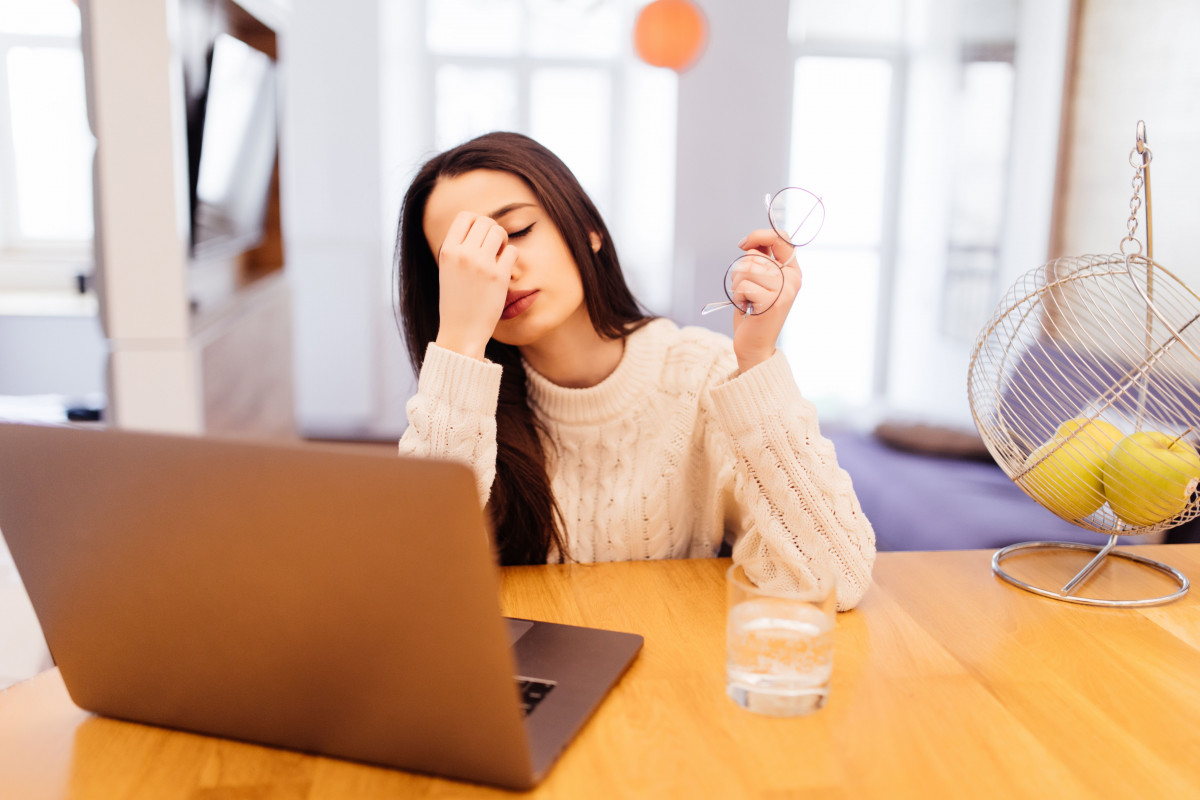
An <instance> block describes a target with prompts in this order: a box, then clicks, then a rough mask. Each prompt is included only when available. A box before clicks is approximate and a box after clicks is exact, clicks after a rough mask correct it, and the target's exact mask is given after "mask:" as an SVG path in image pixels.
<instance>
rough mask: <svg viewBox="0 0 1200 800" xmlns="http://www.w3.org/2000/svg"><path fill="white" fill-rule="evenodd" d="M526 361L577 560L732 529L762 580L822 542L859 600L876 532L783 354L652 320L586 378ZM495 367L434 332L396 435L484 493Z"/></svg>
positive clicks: (841, 590)
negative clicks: (469, 471)
mask: <svg viewBox="0 0 1200 800" xmlns="http://www.w3.org/2000/svg"><path fill="white" fill-rule="evenodd" d="M525 371H526V375H527V377H528V385H529V402H530V404H531V406H532V407H533V409H534V413H535V414H536V415H537V416H538V417H539V418H540V419H541V420H542V421H543V422H544V423H545V426H546V429H547V431H549V439H550V441H549V442H547V452H548V453H549V458H548V462H549V463H548V467H549V469H550V472H551V475H552V478H551V486H552V488H553V491H554V496H555V497H556V498H557V500H558V503H559V506H560V508H561V509H562V512H563V515H564V517H565V523H566V530H565V531H564V534H565V536H566V541H567V547H568V548H569V551H570V554H571V556H572V557H573V558H574V559H575V560H578V561H622V560H631V559H652V558H696V557H709V556H713V555H715V554H716V552H717V550H718V548H719V547H720V544H721V541H722V539H723V538H725V536H726V534H727V533H728V534H729V535H730V536H731V537H732V540H733V542H734V546H733V558H734V560H735V561H737V562H738V563H741V564H743V565H744V567H745V569H746V571H747V572H748V573H749V574H750V575H751V577H752V578H754V579H755V580H756V581H757V582H758V583H759V584H760V585H762V584H764V582H765V584H766V585H769V586H780V587H785V586H788V585H790V584H794V583H795V582H796V580H797V576H798V575H799V576H804V575H807V574H808V569H807V566H806V565H807V563H808V562H809V559H810V558H812V557H813V556H816V555H819V554H821V553H826V552H827V553H829V554H830V556H831V557H832V558H833V560H834V562H835V563H836V564H837V565H838V567H839V569H840V575H839V578H838V585H837V593H838V609H839V610H842V611H845V610H848V609H850V608H853V607H854V606H855V605H857V603H858V601H859V599H860V598H861V597H862V595H863V592H865V591H866V589H867V586H868V584H869V583H870V579H871V566H872V564H873V563H874V560H875V533H874V531H873V530H872V529H871V524H870V523H869V522H868V521H867V519H866V517H865V516H863V512H862V509H861V508H860V507H859V504H858V499H857V498H856V497H855V495H854V488H853V486H852V485H851V482H850V476H849V475H847V474H846V473H845V471H843V470H842V469H840V468H839V467H838V465H837V460H836V456H835V454H834V450H833V445H832V444H831V443H830V442H829V441H828V440H827V439H824V438H823V437H822V436H821V435H820V431H819V430H818V426H817V416H816V410H815V409H814V408H813V406H812V404H811V403H809V402H808V401H807V400H805V399H804V398H803V397H802V396H801V395H800V391H799V389H798V388H797V387H796V383H795V380H794V379H793V377H792V374H791V370H790V369H789V367H788V365H787V362H786V360H785V359H784V357H783V354H782V353H779V352H777V353H776V354H775V355H774V356H773V357H772V358H771V359H769V360H768V361H766V362H765V363H762V364H759V365H758V366H756V367H754V368H753V369H751V370H748V371H747V372H746V373H745V374H742V375H736V374H735V373H736V371H737V361H736V358H735V357H734V354H733V346H732V342H731V341H730V339H729V338H728V337H726V336H722V335H721V334H717V333H713V332H712V331H709V330H707V329H704V328H684V329H680V328H678V327H677V326H676V325H675V324H674V323H672V322H670V321H669V320H666V319H658V320H655V321H653V322H650V323H649V324H647V325H645V326H644V327H642V328H641V329H639V330H637V331H635V332H634V333H632V334H631V335H630V336H629V337H628V338H627V339H626V343H625V353H624V355H623V357H622V359H621V363H620V364H619V365H618V366H617V368H616V370H615V371H614V372H613V373H612V374H611V375H609V376H608V377H607V378H605V379H604V380H603V381H602V382H601V383H599V384H598V385H596V386H592V387H589V388H585V389H568V388H563V387H561V386H557V385H555V384H552V383H551V382H550V381H548V380H546V379H545V378H543V377H542V376H541V375H540V374H538V373H537V372H535V371H534V370H533V369H532V368H531V367H529V366H528V364H526V366H525ZM500 373H501V367H500V366H499V365H498V364H493V363H491V362H486V361H478V360H476V359H472V358H467V357H465V356H461V355H459V354H457V353H454V352H451V351H449V350H446V349H444V348H441V347H438V346H437V345H436V344H430V345H429V349H428V351H427V353H426V357H425V363H424V365H423V367H422V369H421V375H420V377H419V380H418V388H417V393H416V395H414V396H413V397H412V399H411V400H409V402H408V419H409V427H408V430H406V431H405V433H404V436H403V437H402V438H401V439H400V452H401V454H405V455H418V456H428V457H437V458H449V459H456V460H460V461H464V462H466V463H467V464H469V465H470V466H471V467H472V468H473V469H474V471H475V475H476V479H477V481H478V487H479V496H480V499H481V501H482V502H483V503H486V502H487V498H488V496H489V494H490V493H491V485H492V481H493V479H494V477H495V465H496V405H497V397H498V395H499V391H500ZM551 557H552V560H557V554H552V556H551Z"/></svg>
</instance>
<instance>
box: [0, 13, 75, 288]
mask: <svg viewBox="0 0 1200 800" xmlns="http://www.w3.org/2000/svg"><path fill="white" fill-rule="evenodd" d="M19 47H28V48H33V49H56V50H62V49H66V50H75V51H81V50H82V43H81V36H80V35H69V34H52V33H45V34H43V33H10V32H5V31H0V291H32V292H55V293H58V292H80V291H81V288H82V287H83V286H85V285H86V281H87V276H89V275H90V274H91V272H92V266H93V260H94V256H93V243H94V238H89V239H86V240H73V239H52V238H41V237H27V236H24V235H22V233H21V229H20V221H19V219H18V216H17V204H18V197H17V191H18V190H17V174H16V149H15V143H14V141H13V130H12V107H11V102H10V97H9V81H8V55H9V53H10V52H11V51H12V49H13V48H19Z"/></svg>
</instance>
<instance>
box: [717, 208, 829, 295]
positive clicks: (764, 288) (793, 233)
mask: <svg viewBox="0 0 1200 800" xmlns="http://www.w3.org/2000/svg"><path fill="white" fill-rule="evenodd" d="M763 202H764V204H765V205H766V207H767V221H768V222H770V223H771V229H772V230H773V231H775V233H776V234H777V235H778V236H779V238H781V239H783V240H784V241H785V242H787V243H788V244H790V245H791V246H792V248H793V249H792V255H791V257H790V258H788V260H787V261H786V262H785V263H783V264H780V263H779V262H778V261H776V260H775V259H774V258H772V257H771V256H769V255H766V254H764V253H746V254H745V255H742V256H739V257H738V258H736V259H734V261H733V263H732V264H730V265H729V268H728V269H727V270H725V297H727V298H728V299H727V300H721V301H718V302H716V303H709V304H708V305H706V306H705V307H704V308H702V309H701V310H700V313H701V314H711V313H712V312H714V311H718V310H720V309H722V308H727V307H729V306H735V307H736V308H737V309H738V310H740V311H742V312H743V313H745V314H761V313H763V312H764V311H767V310H768V309H769V308H771V306H773V305H775V301H776V300H778V299H779V295H781V294H782V293H783V268H784V267H786V266H787V265H788V264H791V263H792V261H794V260H795V258H796V248H800V247H804V245H806V244H809V243H810V242H811V241H812V240H813V239H815V238H817V234H818V233H820V232H821V226H822V225H824V224H825V203H823V202H822V201H821V198H820V197H817V196H816V195H815V194H813V193H812V192H810V191H809V190H807V189H802V188H800V187H799V186H788V187H785V188H783V189H780V190H779V191H778V192H776V193H775V194H774V195H770V194H768V195H766V196H765V197H764V198H763Z"/></svg>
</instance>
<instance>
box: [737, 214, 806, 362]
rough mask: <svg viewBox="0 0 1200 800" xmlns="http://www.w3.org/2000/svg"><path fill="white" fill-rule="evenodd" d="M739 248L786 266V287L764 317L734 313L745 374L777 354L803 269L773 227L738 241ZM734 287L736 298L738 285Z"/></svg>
mask: <svg viewBox="0 0 1200 800" xmlns="http://www.w3.org/2000/svg"><path fill="white" fill-rule="evenodd" d="M738 247H740V248H741V249H743V250H745V251H746V252H747V253H752V252H758V253H763V254H765V255H768V256H770V257H772V258H774V259H775V260H776V261H778V262H779V263H780V264H781V265H783V287H782V290H781V291H780V293H779V298H778V299H777V300H776V301H775V302H774V304H773V305H772V306H771V307H770V308H768V309H767V310H766V311H764V312H762V313H761V314H746V313H743V312H742V311H741V310H739V309H737V308H734V310H733V352H734V354H735V355H736V356H737V361H738V372H745V371H746V370H748V369H750V368H751V367H753V366H755V365H757V364H761V363H762V362H764V361H766V360H767V359H768V358H770V357H771V356H773V355H774V354H775V342H776V341H778V339H779V332H780V331H781V330H783V323H784V320H786V319H787V315H788V312H789V311H791V309H792V303H794V302H795V301H796V295H797V294H798V293H799V292H800V283H801V274H800V267H799V266H797V265H796V262H795V261H794V260H793V259H792V254H793V247H792V246H791V245H790V244H788V243H787V242H786V241H785V240H784V239H782V238H781V237H780V236H779V234H777V233H775V231H773V230H771V229H770V228H762V229H759V230H756V231H754V232H753V233H751V234H750V235H749V236H747V237H746V238H745V239H743V240H742V241H740V242H738ZM733 288H734V293H735V296H736V294H737V292H738V286H737V284H736V283H735V285H734V287H733Z"/></svg>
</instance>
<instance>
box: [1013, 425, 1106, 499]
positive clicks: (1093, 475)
mask: <svg viewBox="0 0 1200 800" xmlns="http://www.w3.org/2000/svg"><path fill="white" fill-rule="evenodd" d="M1106 454H1107V451H1104V452H1101V451H1100V450H1099V449H1098V448H1096V447H1093V446H1092V445H1091V443H1090V442H1089V441H1088V440H1085V439H1083V438H1081V437H1079V436H1076V437H1074V438H1071V439H1060V438H1058V437H1057V436H1056V437H1055V438H1053V439H1051V440H1050V441H1048V442H1046V443H1045V444H1043V445H1042V446H1041V447H1039V448H1037V449H1036V450H1034V451H1033V452H1032V453H1030V454H1029V458H1027V459H1025V472H1024V474H1022V475H1021V476H1020V478H1019V479H1018V483H1020V485H1021V487H1022V488H1024V489H1025V491H1027V492H1029V494H1030V495H1032V496H1033V498H1034V499H1035V500H1037V501H1038V502H1039V503H1041V504H1042V505H1044V506H1045V507H1046V508H1048V509H1050V510H1051V511H1053V512H1054V513H1055V514H1058V515H1059V516H1060V517H1063V518H1064V519H1082V518H1083V517H1086V516H1087V515H1088V514H1091V513H1092V512H1093V511H1095V510H1096V509H1097V508H1099V507H1100V506H1102V505H1104V479H1103V475H1104V460H1105V456H1106Z"/></svg>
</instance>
